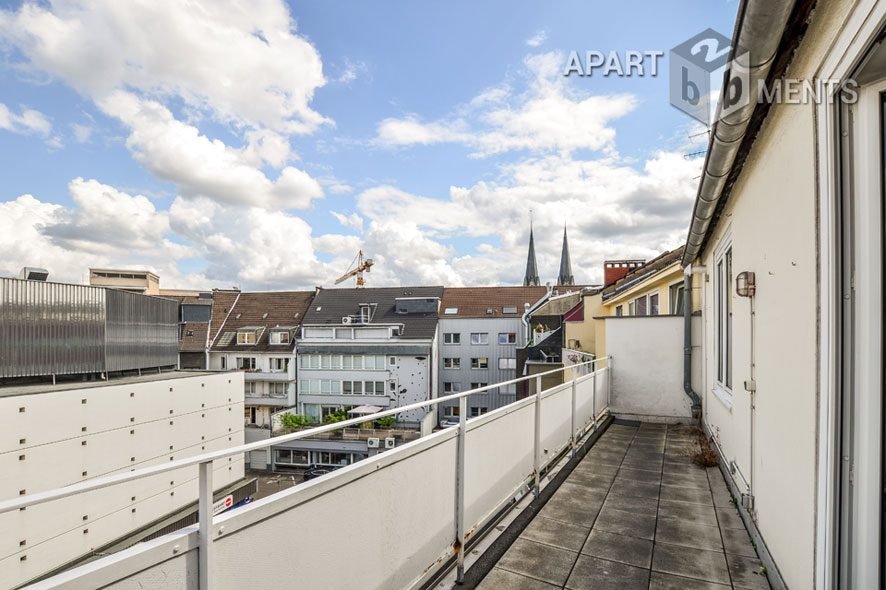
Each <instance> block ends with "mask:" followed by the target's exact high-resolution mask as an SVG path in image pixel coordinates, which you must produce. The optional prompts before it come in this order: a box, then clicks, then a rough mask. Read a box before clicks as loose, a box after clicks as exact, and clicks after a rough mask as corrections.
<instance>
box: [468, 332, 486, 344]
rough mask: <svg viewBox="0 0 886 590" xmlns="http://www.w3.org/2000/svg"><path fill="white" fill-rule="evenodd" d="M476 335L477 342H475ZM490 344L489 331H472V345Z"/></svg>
mask: <svg viewBox="0 0 886 590" xmlns="http://www.w3.org/2000/svg"><path fill="white" fill-rule="evenodd" d="M474 336H476V337H477V342H474ZM488 344H489V332H471V346H487V345H488Z"/></svg>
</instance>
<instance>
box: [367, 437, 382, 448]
mask: <svg viewBox="0 0 886 590" xmlns="http://www.w3.org/2000/svg"><path fill="white" fill-rule="evenodd" d="M378 441H379V439H377V438H369V439H366V446H367V447H369V448H370V449H377V448H378Z"/></svg>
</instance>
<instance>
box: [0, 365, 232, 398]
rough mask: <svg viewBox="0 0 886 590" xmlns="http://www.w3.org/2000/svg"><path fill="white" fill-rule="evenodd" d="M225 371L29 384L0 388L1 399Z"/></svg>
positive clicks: (151, 374)
mask: <svg viewBox="0 0 886 590" xmlns="http://www.w3.org/2000/svg"><path fill="white" fill-rule="evenodd" d="M224 372H225V371H166V372H163V373H149V374H148V373H146V374H143V375H132V376H127V377H117V378H112V379H107V380H105V381H100V380H96V381H63V382H61V383H55V384H52V383H28V384H22V385H4V386H0V397H11V396H15V395H34V394H37V393H50V392H54V391H70V390H74V389H89V388H93V387H108V386H111V385H127V384H134V383H151V382H153V381H168V380H171V379H183V378H185V377H201V376H207V375H218V374H220V373H224Z"/></svg>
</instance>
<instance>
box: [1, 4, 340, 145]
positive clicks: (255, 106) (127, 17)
mask: <svg viewBox="0 0 886 590" xmlns="http://www.w3.org/2000/svg"><path fill="white" fill-rule="evenodd" d="M296 28H297V27H296V23H295V21H294V20H293V19H292V17H291V16H290V14H289V10H288V8H287V7H286V4H284V3H283V2H280V1H279V0H256V1H255V2H246V3H243V2H237V1H234V0H230V1H225V2H203V1H194V2H179V1H177V0H155V1H152V2H141V3H135V4H132V3H127V4H126V6H125V7H124V6H122V5H121V4H120V3H119V2H118V1H116V0H92V1H86V0H56V1H54V2H52V3H51V4H50V5H48V6H46V5H43V4H42V3H40V4H38V3H36V2H31V1H26V2H25V3H24V4H22V6H21V7H20V8H19V9H18V10H17V11H0V36H2V37H3V38H5V39H7V40H8V41H10V42H11V43H13V44H14V45H16V46H17V47H18V48H20V49H21V51H22V52H23V53H24V55H25V56H26V57H27V58H28V61H29V64H30V66H32V67H33V68H34V69H36V70H39V71H45V72H48V73H50V74H52V75H54V76H58V77H60V78H62V79H63V80H64V81H65V82H67V83H68V84H70V85H71V86H73V87H74V88H75V89H77V90H78V91H79V92H81V93H83V94H86V95H88V96H92V97H97V98H100V97H103V96H106V95H108V94H110V93H111V92H113V91H114V90H117V89H121V88H128V89H130V90H132V91H137V92H141V93H145V94H148V95H151V96H154V97H178V98H181V99H182V100H184V101H185V103H186V104H187V105H189V106H191V107H193V108H194V109H197V110H198V111H206V112H208V113H210V114H211V115H212V116H213V117H215V118H217V119H219V120H221V121H231V122H234V123H235V124H238V125H247V126H250V127H255V128H259V127H265V128H269V129H273V130H276V131H281V132H285V133H305V132H310V131H312V130H314V129H316V128H317V127H318V126H319V125H322V124H324V123H329V122H330V121H329V120H328V119H326V118H325V117H323V116H322V115H320V114H319V113H317V112H315V111H314V110H313V109H311V107H310V106H309V103H310V101H311V99H312V97H313V94H314V91H315V90H316V89H317V88H318V87H320V86H322V85H323V84H324V83H325V80H324V77H323V68H322V63H321V60H320V55H319V53H318V52H317V50H316V49H315V48H314V46H313V45H311V44H310V43H309V42H308V41H306V40H305V39H304V38H302V37H300V36H299V35H297V34H296ZM158 33H162V41H160V40H158ZM247 81H248V82H247Z"/></svg>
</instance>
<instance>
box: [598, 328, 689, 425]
mask: <svg viewBox="0 0 886 590" xmlns="http://www.w3.org/2000/svg"><path fill="white" fill-rule="evenodd" d="M601 321H604V322H606V338H607V348H608V354H609V355H611V356H612V367H613V370H612V375H611V377H612V382H611V396H612V397H611V401H610V405H611V406H612V411H613V413H615V414H616V415H618V416H620V417H637V418H639V419H642V420H646V421H664V422H676V421H688V420H690V419H691V418H692V409H691V405H692V404H691V402H690V400H689V397H688V396H687V395H686V394H685V392H684V391H683V318H682V317H674V316H670V317H668V316H646V317H620V318H607V319H605V320H601ZM640 359H642V360H640ZM650 367H655V370H650Z"/></svg>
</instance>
